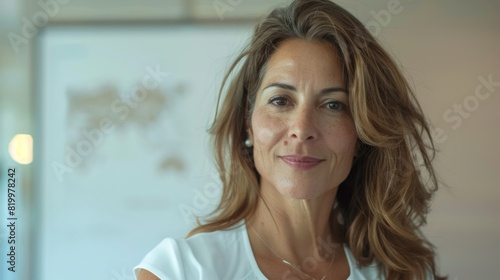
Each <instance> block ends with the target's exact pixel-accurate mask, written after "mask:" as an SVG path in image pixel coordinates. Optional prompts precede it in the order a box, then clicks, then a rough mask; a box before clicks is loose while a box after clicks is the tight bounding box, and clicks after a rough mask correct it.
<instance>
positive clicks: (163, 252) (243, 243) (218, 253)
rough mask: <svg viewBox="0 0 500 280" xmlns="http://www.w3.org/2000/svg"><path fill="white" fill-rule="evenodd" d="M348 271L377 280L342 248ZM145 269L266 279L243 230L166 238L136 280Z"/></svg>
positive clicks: (357, 279) (191, 276)
mask: <svg viewBox="0 0 500 280" xmlns="http://www.w3.org/2000/svg"><path fill="white" fill-rule="evenodd" d="M343 248H344V251H345V255H346V258H347V261H348V263H349V268H350V272H351V274H350V276H349V278H347V279H348V280H372V279H373V280H378V279H382V277H381V276H379V274H378V269H377V266H376V265H375V264H374V265H370V266H366V267H358V266H357V264H356V260H355V259H354V257H353V256H352V253H351V251H350V250H349V248H348V247H347V246H346V245H344V246H343ZM140 269H146V270H148V271H150V272H151V273H153V274H154V275H156V276H157V277H158V278H160V279H161V280H173V279H175V280H178V279H188V280H196V279H203V280H205V279H208V280H217V279H221V280H226V279H227V280H235V279H238V280H239V279H244V280H250V279H259V280H260V279H267V278H266V276H264V274H263V273H262V272H261V271H260V269H259V266H258V265H257V262H256V260H255V257H254V255H253V251H252V247H251V246H250V240H249V238H248V233H247V230H246V226H245V224H244V223H243V222H241V223H240V224H239V225H238V226H236V227H234V228H232V229H227V230H219V231H214V232H207V233H199V234H196V235H193V236H191V237H190V238H187V239H173V238H166V239H164V240H163V241H162V242H161V243H160V244H158V245H157V246H156V247H155V248H154V249H153V250H151V251H150V252H149V253H148V254H147V255H146V256H145V257H144V259H143V260H142V262H141V263H140V264H139V265H137V266H136V267H134V274H135V276H136V277H137V275H138V273H139V270H140Z"/></svg>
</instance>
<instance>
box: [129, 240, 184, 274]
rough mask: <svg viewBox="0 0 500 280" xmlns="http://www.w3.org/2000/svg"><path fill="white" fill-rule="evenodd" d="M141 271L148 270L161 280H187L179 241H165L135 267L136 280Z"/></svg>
mask: <svg viewBox="0 0 500 280" xmlns="http://www.w3.org/2000/svg"><path fill="white" fill-rule="evenodd" d="M141 269H145V270H148V271H149V272H151V273H153V274H154V275H156V276H157V277H158V278H160V280H174V279H175V280H178V279H186V277H185V273H184V269H183V265H182V254H181V252H180V250H179V246H178V244H177V241H176V240H175V239H173V238H166V239H164V240H163V241H162V242H160V244H158V245H157V246H156V247H155V248H154V249H153V250H151V251H150V252H149V253H148V254H147V255H146V256H145V257H144V259H143V260H142V261H141V262H140V263H139V264H138V265H137V266H136V267H134V275H135V277H136V279H137V276H138V275H139V271H140V270H141Z"/></svg>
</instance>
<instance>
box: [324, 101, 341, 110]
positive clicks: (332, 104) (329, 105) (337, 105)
mask: <svg viewBox="0 0 500 280" xmlns="http://www.w3.org/2000/svg"><path fill="white" fill-rule="evenodd" d="M325 106H326V108H328V109H330V110H333V111H339V110H343V109H344V108H345V105H344V104H343V103H342V102H338V101H331V102H328V103H326V105H325Z"/></svg>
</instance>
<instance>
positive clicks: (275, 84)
mask: <svg viewBox="0 0 500 280" xmlns="http://www.w3.org/2000/svg"><path fill="white" fill-rule="evenodd" d="M270 87H278V88H282V89H286V90H291V91H297V89H296V88H295V87H294V86H292V85H289V84H284V83H272V84H270V85H268V86H267V87H265V88H264V90H265V89H268V88H270ZM338 91H340V92H344V93H345V94H348V92H347V89H345V88H343V87H328V88H324V89H322V90H321V91H320V92H319V93H320V94H326V93H330V92H338Z"/></svg>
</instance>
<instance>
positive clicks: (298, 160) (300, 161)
mask: <svg viewBox="0 0 500 280" xmlns="http://www.w3.org/2000/svg"><path fill="white" fill-rule="evenodd" d="M280 158H281V159H282V160H283V161H284V162H285V163H286V164H288V165H290V166H291V167H294V168H297V169H310V168H313V167H315V166H316V165H318V164H320V163H321V162H322V161H323V160H322V159H317V158H312V157H301V156H281V157H280Z"/></svg>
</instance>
